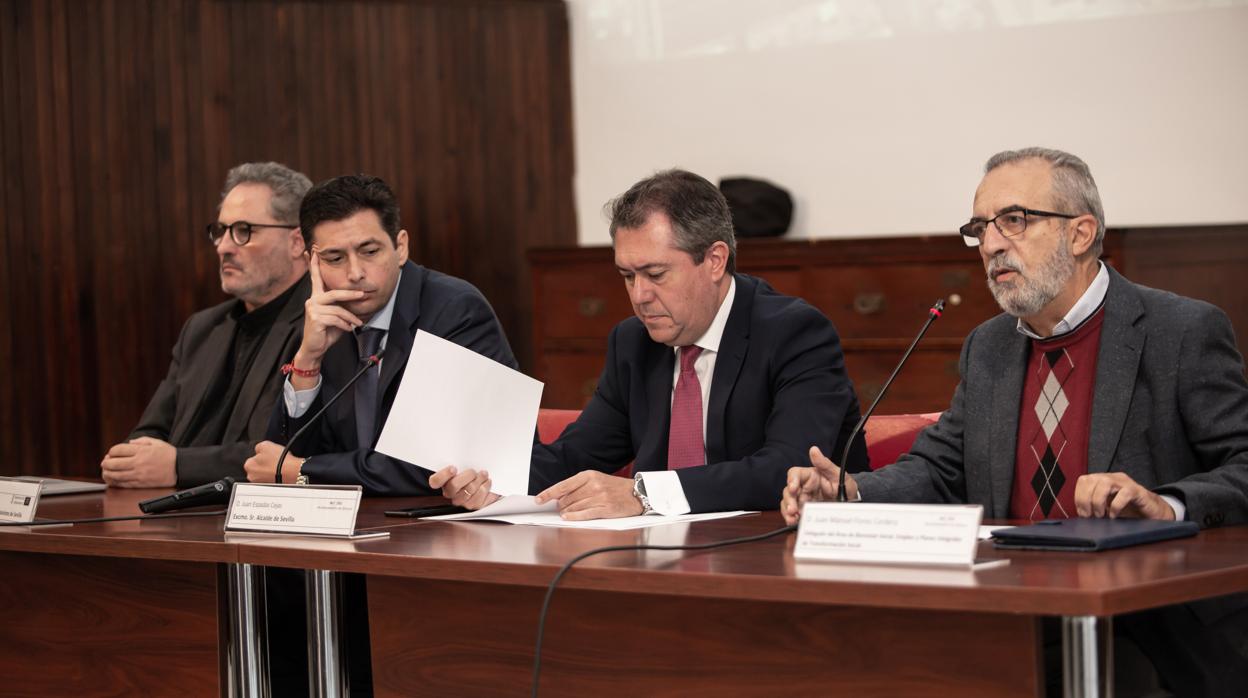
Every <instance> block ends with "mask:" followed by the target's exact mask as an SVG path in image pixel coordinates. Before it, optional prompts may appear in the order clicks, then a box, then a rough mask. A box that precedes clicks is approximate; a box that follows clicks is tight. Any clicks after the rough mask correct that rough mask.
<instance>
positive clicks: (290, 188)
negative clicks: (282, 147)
mask: <svg viewBox="0 0 1248 698" xmlns="http://www.w3.org/2000/svg"><path fill="white" fill-rule="evenodd" d="M240 184H263V185H265V186H267V187H268V188H269V189H270V190H271V191H272V192H273V198H271V199H269V213H270V214H272V216H273V218H274V219H275V220H278V221H281V222H282V223H292V224H293V223H298V222H299V204H301V203H303V197H304V195H305V194H307V193H308V190H309V189H311V188H312V180H310V179H308V177H307V175H305V174H303V173H302V172H296V171H294V170H292V169H290V168H289V167H287V166H285V165H283V164H281V163H278V162H245V163H243V164H241V165H238V166H236V167H234V168H232V169H231V170H230V171H229V173H228V174H226V175H225V187H224V188H222V189H221V201H225V197H226V196H227V195H229V193H230V191H231V190H232V189H234V187H237V186H238V185H240ZM217 208H218V209H220V208H221V203H220V202H218V203H217Z"/></svg>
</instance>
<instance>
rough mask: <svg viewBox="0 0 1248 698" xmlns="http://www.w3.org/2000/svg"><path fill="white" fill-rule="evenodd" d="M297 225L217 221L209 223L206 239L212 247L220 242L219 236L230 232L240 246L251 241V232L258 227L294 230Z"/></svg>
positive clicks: (221, 236) (232, 238)
mask: <svg viewBox="0 0 1248 698" xmlns="http://www.w3.org/2000/svg"><path fill="white" fill-rule="evenodd" d="M298 227H299V226H298V225H297V224H296V225H288V224H286V223H248V222H247V221H234V222H233V223H230V224H228V225H227V224H225V223H222V222H220V221H218V222H216V223H209V224H208V227H207V231H208V241H209V242H211V243H212V246H213V247H216V246H217V245H219V244H221V238H223V237H225V234H226V233H229V234H230V239H231V240H233V241H234V244H235V245H238V246H239V247H242V246H243V245H246V244H247V243H248V242H250V241H251V234H252V233H253V232H254V231H255V230H256V229H258V228H285V229H287V230H294V229H295V228H298Z"/></svg>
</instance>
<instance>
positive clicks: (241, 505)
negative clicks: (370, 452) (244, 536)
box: [225, 483, 363, 538]
mask: <svg viewBox="0 0 1248 698" xmlns="http://www.w3.org/2000/svg"><path fill="white" fill-rule="evenodd" d="M362 494H363V493H362V488H361V487H360V486H359V485H316V486H314V487H310V486H308V485H276V484H259V483H238V484H236V485H234V490H233V492H231V493H230V508H229V509H228V510H227V511H226V514H225V530H226V531H251V532H259V533H295V534H302V535H316V536H334V537H343V538H348V537H352V536H354V535H355V517H356V515H357V514H358V513H359V510H360V497H361V496H362Z"/></svg>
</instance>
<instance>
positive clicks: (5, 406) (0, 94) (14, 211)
mask: <svg viewBox="0 0 1248 698" xmlns="http://www.w3.org/2000/svg"><path fill="white" fill-rule="evenodd" d="M16 11H17V6H16V5H15V4H11V3H7V2H5V3H0V171H3V172H8V173H17V172H21V167H20V166H19V164H18V157H17V153H18V151H17V148H16V144H17V143H18V142H19V141H20V134H19V130H18V119H17V109H18V107H17V90H18V80H17V51H16V48H15V43H16V42H15V39H14V36H13V34H14V27H15V26H16V24H17V20H16V17H15V13H16ZM20 186H21V178H20V177H15V176H13V175H12V174H9V175H7V176H5V177H3V178H0V295H2V296H3V302H0V327H2V328H5V330H6V331H5V332H3V333H2V334H0V366H6V367H11V368H12V369H15V368H16V365H17V362H16V359H17V355H16V351H15V346H14V344H15V342H14V339H15V335H16V333H17V327H18V325H17V324H16V305H17V304H16V303H14V302H13V299H14V298H16V297H17V295H16V292H17V284H16V283H15V278H14V277H15V272H14V268H15V266H16V265H15V264H14V259H13V255H14V247H15V246H14V244H13V243H12V239H11V238H12V236H15V235H18V234H20V231H22V230H23V229H24V228H23V226H22V225H21V216H22V206H20V205H19V204H18V202H19V201H20V196H19V194H18V189H19V187H20ZM17 404H18V403H17V381H16V380H11V379H10V380H0V426H3V427H4V428H2V429H0V455H3V456H6V457H7V458H9V459H12V461H16V462H15V463H10V464H9V465H8V466H7V471H8V472H26V470H25V469H24V468H23V467H22V465H21V452H20V449H19V444H20V442H19V439H18V435H17V413H18V410H17Z"/></svg>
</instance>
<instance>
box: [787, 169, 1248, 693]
mask: <svg viewBox="0 0 1248 698" xmlns="http://www.w3.org/2000/svg"><path fill="white" fill-rule="evenodd" d="M973 216H974V217H973V218H971V220H970V222H968V223H967V224H966V225H964V226H962V228H961V232H962V235H963V236H964V238H965V239H966V241H967V244H968V245H970V246H973V247H974V246H978V248H979V252H980V256H981V257H982V258H983V262H984V268H985V270H986V272H987V276H988V287H989V289H990V290H991V291H992V293H993V295H994V296H995V298H996V300H997V302H998V304H999V305H1000V306H1001V308H1002V309H1003V310H1004V311H1005V312H1004V313H1003V314H1002V315H998V316H997V317H995V318H993V319H991V320H989V321H988V322H986V323H984V324H982V325H980V326H979V327H977V328H976V329H975V330H973V331H972V332H971V333H970V335H968V336H967V338H966V342H965V343H964V345H963V348H962V358H961V362H960V372H961V376H962V380H961V382H960V383H959V385H958V387H957V389H956V391H955V392H954V395H953V402H952V403H951V404H950V406H949V409H948V410H946V411H945V412H944V413H943V414H942V415H941V418H940V421H939V422H937V423H936V424H934V425H932V426H931V427H929V428H928V429H926V430H925V431H924V432H923V433H922V434H920V435H919V437H918V439H917V440H916V441H915V443H914V446H913V448H912V449H911V451H910V453H909V454H906V455H903V456H902V457H901V458H900V459H899V460H898V461H897V462H896V463H894V464H891V465H887V467H884V468H881V469H879V470H876V471H875V472H871V473H862V474H856V475H853V476H851V477H848V478H847V480H846V489H847V495H848V497H849V499H850V500H851V501H853V500H857V499H861V500H862V501H873V502H947V503H964V502H971V503H975V504H982V505H983V506H984V513H985V516H988V517H991V518H998V519H1001V518H1012V519H1025V520H1033V521H1034V520H1042V519H1051V518H1069V517H1074V516H1091V517H1106V516H1108V517H1140V518H1149V519H1161V520H1175V519H1179V520H1182V519H1186V520H1189V521H1195V522H1197V523H1199V524H1200V526H1201V527H1202V528H1208V527H1214V526H1224V525H1242V524H1245V523H1248V382H1245V379H1244V364H1243V359H1242V358H1241V357H1240V355H1239V353H1238V351H1237V350H1236V348H1235V339H1234V336H1233V334H1232V332H1231V326H1230V322H1229V320H1228V319H1227V317H1226V315H1225V314H1224V313H1223V312H1222V311H1220V310H1218V309H1217V308H1215V307H1213V306H1211V305H1209V304H1208V303H1203V302H1201V301H1197V300H1193V299H1190V298H1183V297H1181V296H1176V295H1174V294H1171V293H1166V292H1164V291H1157V290H1154V289H1150V288H1145V287H1143V286H1137V285H1135V284H1133V283H1131V282H1129V281H1127V280H1126V279H1124V278H1123V277H1122V276H1121V275H1119V274H1118V273H1117V272H1115V271H1114V270H1112V269H1110V268H1109V267H1108V266H1106V265H1105V264H1104V263H1102V262H1101V261H1100V259H1099V257H1100V254H1101V245H1102V240H1103V238H1104V235H1105V216H1104V213H1103V209H1102V206H1101V201H1100V195H1099V193H1098V192H1097V188H1096V183H1095V181H1093V179H1092V173H1091V172H1090V171H1089V169H1088V166H1087V165H1086V164H1085V163H1084V162H1083V161H1082V160H1080V159H1079V158H1077V157H1075V156H1073V155H1070V154H1069V153H1064V152H1061V151H1056V150H1048V149H1042V148H1028V149H1025V150H1020V151H1006V152H1003V153H999V154H997V155H995V156H993V157H992V158H991V159H990V160H989V161H988V164H987V166H986V167H985V175H984V178H983V181H982V182H981V183H980V185H979V189H978V191H976V193H975V202H974V212H973ZM811 462H812V463H813V466H814V467H795V468H793V469H792V470H790V472H789V476H788V483H787V486H786V488H785V490H784V492H783V495H782V496H783V501H782V503H781V512H782V513H783V514H784V516H785V519H786V521H788V522H789V523H793V522H795V521H797V519H798V516H799V513H800V510H801V507H802V505H803V504H804V503H805V502H807V501H818V500H832V499H835V497H836V494H837V478H838V475H839V472H840V471H839V469H838V468H837V466H836V465H834V464H833V463H832V462H831V461H829V460H828V459H827V458H826V457H825V456H824V452H821V449H814V448H812V449H811ZM1246 607H1248V598H1245V596H1244V595H1236V596H1232V597H1224V598H1221V599H1213V600H1211V601H1207V602H1201V603H1196V604H1189V605H1186V606H1180V607H1171V608H1166V609H1160V610H1158V611H1154V612H1147V613H1140V614H1134V615H1129V616H1124V617H1123V618H1121V619H1119V620H1118V621H1117V623H1118V625H1119V627H1120V628H1121V629H1122V630H1123V631H1124V635H1123V637H1124V639H1126V640H1127V641H1126V642H1118V643H1116V645H1115V649H1116V650H1121V652H1120V654H1119V656H1118V657H1117V659H1118V660H1119V661H1127V662H1131V660H1132V657H1131V656H1130V655H1131V653H1132V652H1133V651H1134V652H1135V653H1136V654H1137V655H1138V653H1139V651H1140V650H1143V653H1144V654H1145V655H1147V660H1148V661H1145V662H1141V661H1134V662H1132V663H1131V664H1129V666H1132V670H1129V671H1122V670H1119V671H1116V672H1115V673H1116V678H1120V679H1122V678H1140V677H1144V679H1145V685H1143V686H1136V687H1134V688H1130V689H1127V690H1126V691H1125V692H1126V693H1130V694H1132V695H1134V694H1135V693H1136V690H1137V689H1138V690H1140V691H1149V690H1152V689H1156V690H1169V691H1174V692H1176V693H1178V694H1180V695H1236V694H1239V693H1242V691H1243V690H1244V687H1245V686H1248V614H1246V613H1245V608H1246ZM1137 644H1138V647H1139V649H1138V650H1133V648H1134V647H1135V646H1136V645H1137ZM1135 659H1136V660H1140V659H1143V658H1142V657H1138V656H1136V657H1135ZM1149 664H1151V665H1152V666H1149ZM1140 667H1144V668H1146V669H1148V671H1140V670H1139V668H1140ZM1154 667H1155V671H1154ZM1150 675H1151V676H1150ZM1150 681H1151V682H1152V683H1153V684H1155V685H1152V686H1150V685H1147V684H1148V683H1149V682H1150ZM1156 684H1160V685H1156Z"/></svg>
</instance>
